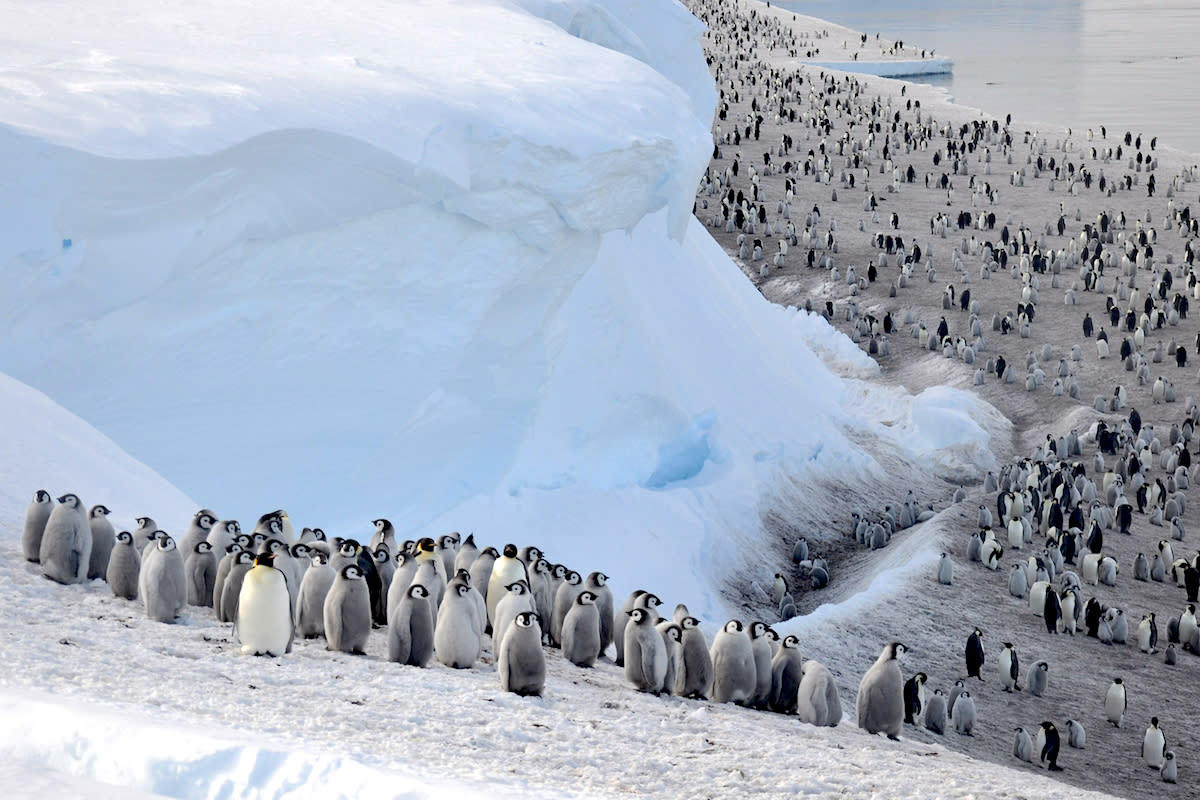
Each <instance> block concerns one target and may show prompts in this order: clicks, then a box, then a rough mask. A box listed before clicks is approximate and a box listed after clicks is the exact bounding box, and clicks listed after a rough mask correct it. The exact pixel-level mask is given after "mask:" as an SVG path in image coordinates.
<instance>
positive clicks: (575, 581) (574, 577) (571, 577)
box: [564, 569, 583, 586]
mask: <svg viewBox="0 0 1200 800" xmlns="http://www.w3.org/2000/svg"><path fill="white" fill-rule="evenodd" d="M564 580H566V582H567V583H569V584H571V585H572V586H578V585H579V584H581V583H583V576H582V575H580V574H579V573H578V572H576V571H575V570H573V569H572V570H567V574H566V576H565V578H564Z"/></svg>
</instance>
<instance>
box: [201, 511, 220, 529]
mask: <svg viewBox="0 0 1200 800" xmlns="http://www.w3.org/2000/svg"><path fill="white" fill-rule="evenodd" d="M216 523H217V515H216V514H214V513H213V512H211V511H209V510H208V509H207V508H202V509H200V510H199V511H197V512H196V524H197V525H199V526H200V527H201V528H203V529H204V530H209V529H210V528H212V526H213V525H215V524H216Z"/></svg>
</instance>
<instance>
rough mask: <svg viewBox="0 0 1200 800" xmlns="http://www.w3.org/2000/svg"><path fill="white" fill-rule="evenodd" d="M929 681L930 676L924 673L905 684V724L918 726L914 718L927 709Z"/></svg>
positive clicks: (918, 674) (919, 673)
mask: <svg viewBox="0 0 1200 800" xmlns="http://www.w3.org/2000/svg"><path fill="white" fill-rule="evenodd" d="M927 680H929V676H928V675H926V674H925V673H924V672H918V673H917V674H916V675H914V676H912V677H911V678H909V679H908V680H907V681H905V682H904V722H905V723H906V724H908V725H916V724H917V723H916V720H915V719H914V716H915V715H917V714H920V713H921V709H922V708H924V707H925V682H926V681H927Z"/></svg>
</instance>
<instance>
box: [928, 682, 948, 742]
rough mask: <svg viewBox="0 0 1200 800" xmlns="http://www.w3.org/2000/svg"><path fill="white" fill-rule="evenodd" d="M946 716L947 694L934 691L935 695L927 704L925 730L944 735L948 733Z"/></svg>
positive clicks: (937, 690) (938, 690) (939, 690)
mask: <svg viewBox="0 0 1200 800" xmlns="http://www.w3.org/2000/svg"><path fill="white" fill-rule="evenodd" d="M946 716H947V714H946V693H945V692H943V691H942V690H941V689H934V691H933V695H932V696H931V697H930V698H929V700H928V701H927V702H926V703H925V730H928V731H933V732H934V733H936V734H938V735H939V736H941V735H943V734H944V733H945V732H946Z"/></svg>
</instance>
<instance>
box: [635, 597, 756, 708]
mask: <svg viewBox="0 0 1200 800" xmlns="http://www.w3.org/2000/svg"><path fill="white" fill-rule="evenodd" d="M628 616H629V624H628V625H626V626H625V679H626V680H628V681H629V682H630V683H632V684H633V685H634V686H635V687H636V688H637V690H638V691H640V692H650V693H651V694H661V693H662V690H663V681H664V680H665V678H666V675H667V645H666V642H664V641H663V638H662V635H661V634H659V632H658V630H657V629H656V628H655V625H657V623H658V616H657V614H656V613H655V612H654V611H653V610H652V609H647V608H634V609H633V610H632V611H630V612H629V614H628ZM751 691H752V692H753V690H751Z"/></svg>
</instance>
